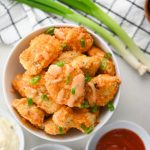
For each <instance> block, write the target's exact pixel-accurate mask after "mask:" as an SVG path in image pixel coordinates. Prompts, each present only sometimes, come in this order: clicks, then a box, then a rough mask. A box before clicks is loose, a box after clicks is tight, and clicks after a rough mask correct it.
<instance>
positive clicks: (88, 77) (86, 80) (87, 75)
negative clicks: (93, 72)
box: [85, 74, 92, 82]
mask: <svg viewBox="0 0 150 150" xmlns="http://www.w3.org/2000/svg"><path fill="white" fill-rule="evenodd" d="M91 79H92V77H90V75H89V74H86V75H85V82H89V81H91Z"/></svg>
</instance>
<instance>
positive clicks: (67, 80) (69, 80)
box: [66, 75, 71, 84]
mask: <svg viewBox="0 0 150 150" xmlns="http://www.w3.org/2000/svg"><path fill="white" fill-rule="evenodd" d="M70 82H71V75H67V76H66V84H69V83H70Z"/></svg>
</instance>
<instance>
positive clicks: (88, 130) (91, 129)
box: [80, 124, 94, 134]
mask: <svg viewBox="0 0 150 150" xmlns="http://www.w3.org/2000/svg"><path fill="white" fill-rule="evenodd" d="M80 127H81V128H82V129H83V130H84V132H85V133H86V134H89V133H91V132H92V131H93V129H94V128H93V126H91V127H86V126H85V125H84V124H81V126H80Z"/></svg>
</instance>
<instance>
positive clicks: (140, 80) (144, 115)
mask: <svg viewBox="0 0 150 150" xmlns="http://www.w3.org/2000/svg"><path fill="white" fill-rule="evenodd" d="M9 52H10V48H6V47H4V46H0V60H1V63H0V70H1V73H0V83H2V72H3V68H4V63H5V60H6V57H7V56H8V53H9ZM117 60H118V63H119V68H120V71H121V78H122V85H121V97H120V102H119V106H118V108H117V110H116V111H115V113H114V115H113V117H112V118H111V120H110V121H109V122H108V123H110V122H114V121H115V120H131V121H133V122H136V123H138V124H139V125H141V126H142V127H144V128H145V129H146V130H147V131H148V132H149V133H150V126H149V125H150V117H149V113H150V109H149V108H150V100H149V97H150V74H145V75H144V76H142V77H140V76H139V75H138V73H137V72H136V71H135V70H133V69H132V68H131V67H129V66H128V65H127V64H126V63H125V62H124V61H123V60H122V59H121V58H119V57H117ZM0 89H1V94H0V108H3V109H5V110H6V111H8V110H7V107H6V105H5V104H4V98H3V92H2V84H0ZM24 133H25V143H26V148H25V150H30V148H32V147H34V146H36V145H39V144H43V143H50V142H48V141H44V140H42V139H39V138H37V137H35V136H33V135H31V134H30V133H28V132H27V131H24ZM87 140H88V139H84V140H80V141H77V142H72V143H66V144H64V145H68V146H70V147H72V148H73V149H74V150H84V149H85V145H86V143H87Z"/></svg>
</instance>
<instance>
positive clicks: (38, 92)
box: [3, 24, 121, 142]
mask: <svg viewBox="0 0 150 150" xmlns="http://www.w3.org/2000/svg"><path fill="white" fill-rule="evenodd" d="M119 76H120V74H119V69H118V65H117V62H116V59H115V56H114V54H113V53H112V51H111V50H110V47H109V46H108V45H107V44H106V43H105V42H104V41H103V39H102V38H101V37H99V36H97V35H96V34H95V33H93V32H92V31H90V30H89V29H86V28H84V27H81V26H75V25H70V24H57V25H51V26H48V27H42V28H40V29H38V30H36V31H34V32H32V33H30V34H29V35H28V36H26V37H25V38H23V39H22V40H21V41H20V42H19V43H18V44H17V45H16V46H15V47H14V48H13V50H12V51H11V53H10V55H9V56H8V59H7V61H6V65H5V70H4V74H3V91H4V96H5V101H6V103H7V106H8V107H9V110H10V111H11V113H12V114H13V116H14V118H16V120H17V121H18V122H19V123H20V124H21V125H22V126H23V127H24V128H25V129H26V130H28V131H29V132H30V133H32V134H34V135H36V136H38V137H40V138H42V139H46V140H49V141H55V142H69V141H75V140H79V139H82V138H84V137H86V136H87V135H89V134H92V133H94V132H96V131H97V130H98V129H100V128H101V127H102V126H103V125H104V124H105V123H106V122H107V121H108V120H109V119H110V117H111V116H112V114H113V112H114V110H115V109H116V107H117V105H118V102H119V93H120V92H119V91H120V90H119V89H120V88H119V87H120V83H121V80H120V77H119Z"/></svg>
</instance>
